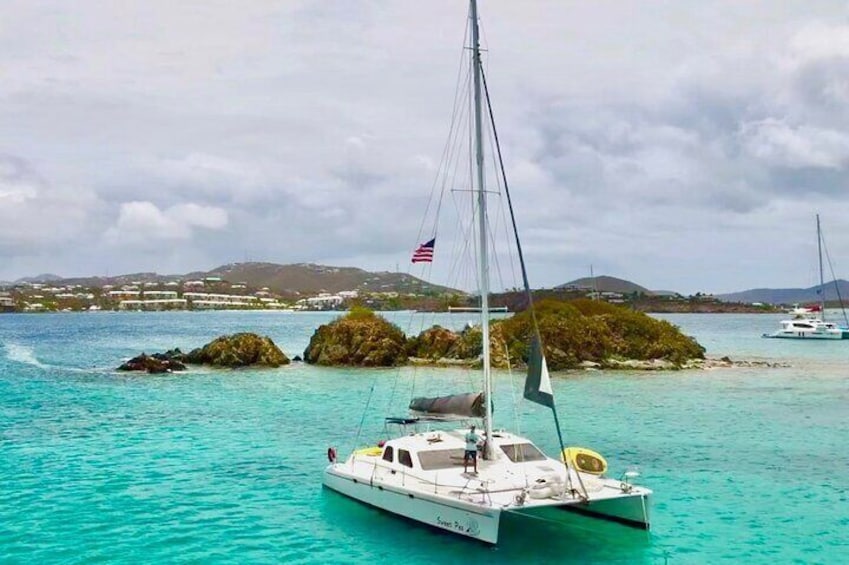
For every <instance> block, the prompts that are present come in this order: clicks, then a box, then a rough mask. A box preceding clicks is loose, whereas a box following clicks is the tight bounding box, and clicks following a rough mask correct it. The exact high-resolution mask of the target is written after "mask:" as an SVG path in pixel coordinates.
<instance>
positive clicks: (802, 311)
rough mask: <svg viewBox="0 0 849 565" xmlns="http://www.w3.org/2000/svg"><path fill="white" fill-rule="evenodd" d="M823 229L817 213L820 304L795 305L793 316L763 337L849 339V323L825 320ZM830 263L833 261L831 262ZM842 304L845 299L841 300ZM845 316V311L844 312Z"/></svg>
mask: <svg viewBox="0 0 849 565" xmlns="http://www.w3.org/2000/svg"><path fill="white" fill-rule="evenodd" d="M822 246H823V239H822V229H821V228H820V215H819V214H817V253H818V255H819V269H820V284H819V289H818V290H817V293H818V294H819V297H820V302H819V304H816V305H813V306H808V307H805V306H802V307H799V306H795V307H794V308H793V310H791V312H790V313H791V314H793V318H792V319H789V320H781V328H779V329H778V330H776V331H774V332H772V333H769V334H763V337H774V338H784V339H849V323H847V326H839V325H838V324H836V323H834V322H827V321H826V320H825V279H824V275H823V264H822ZM829 265H831V263H830V262H829ZM835 288H836V289H837V296H838V298H840V288H839V287H838V286H837V285H836V283H835ZM840 302H841V304H842V303H843V301H842V300H841V301H840ZM844 316H845V313H844Z"/></svg>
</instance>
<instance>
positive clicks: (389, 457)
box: [383, 445, 395, 463]
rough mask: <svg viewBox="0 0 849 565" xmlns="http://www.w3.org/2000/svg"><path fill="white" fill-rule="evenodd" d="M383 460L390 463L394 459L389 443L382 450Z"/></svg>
mask: <svg viewBox="0 0 849 565" xmlns="http://www.w3.org/2000/svg"><path fill="white" fill-rule="evenodd" d="M383 460H384V461H389V462H390V463H392V462H393V461H394V460H395V452H394V450H393V449H392V446H391V445H387V446H386V448H384V450H383Z"/></svg>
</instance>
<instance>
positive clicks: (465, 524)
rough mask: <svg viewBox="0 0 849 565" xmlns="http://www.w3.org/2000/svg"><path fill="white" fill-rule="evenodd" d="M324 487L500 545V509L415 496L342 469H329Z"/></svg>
mask: <svg viewBox="0 0 849 565" xmlns="http://www.w3.org/2000/svg"><path fill="white" fill-rule="evenodd" d="M323 483H324V486H325V487H327V488H329V489H331V490H334V491H336V492H338V493H340V494H343V495H345V496H348V497H350V498H353V499H355V500H358V501H360V502H364V503H366V504H369V505H371V506H374V507H376V508H380V509H381V510H386V511H387V512H392V513H393V514H398V515H400V516H404V517H405V518H409V519H411V520H416V521H417V522H422V523H424V524H427V525H429V526H433V527H435V528H439V529H442V530H447V531H449V532H451V533H454V534H460V535H463V536H467V537H470V538H474V539H477V540H480V541H483V542H487V543H491V544H495V543H498V527H499V522H500V519H501V511H500V510H499V509H497V508H491V507H485V506H481V507H480V508H476V506H477V505H474V504H471V503H467V502H463V501H459V500H458V501H448V500H446V499H445V498H444V497H435V496H429V495H427V494H425V493H422V492H415V493H412V492H410V491H408V490H402V489H399V488H397V487H395V486H392V485H389V484H386V483H384V482H382V481H377V482H376V481H364V480H363V479H362V478H358V477H355V476H353V475H351V474H349V473H346V472H345V471H344V469H343V466H342V465H334V464H331V465H329V466H328V467H327V469H325V471H324V480H323Z"/></svg>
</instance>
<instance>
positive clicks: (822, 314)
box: [817, 214, 825, 321]
mask: <svg viewBox="0 0 849 565" xmlns="http://www.w3.org/2000/svg"><path fill="white" fill-rule="evenodd" d="M817 256H818V257H819V261H820V318H822V319H823V321H825V280H823V274H822V232H820V215H819V214H817Z"/></svg>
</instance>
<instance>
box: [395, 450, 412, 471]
mask: <svg viewBox="0 0 849 565" xmlns="http://www.w3.org/2000/svg"><path fill="white" fill-rule="evenodd" d="M398 463H400V464H401V465H404V466H405V467H412V466H413V458H412V457H411V456H410V452H409V451H407V450H406V449H399V450H398Z"/></svg>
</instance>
